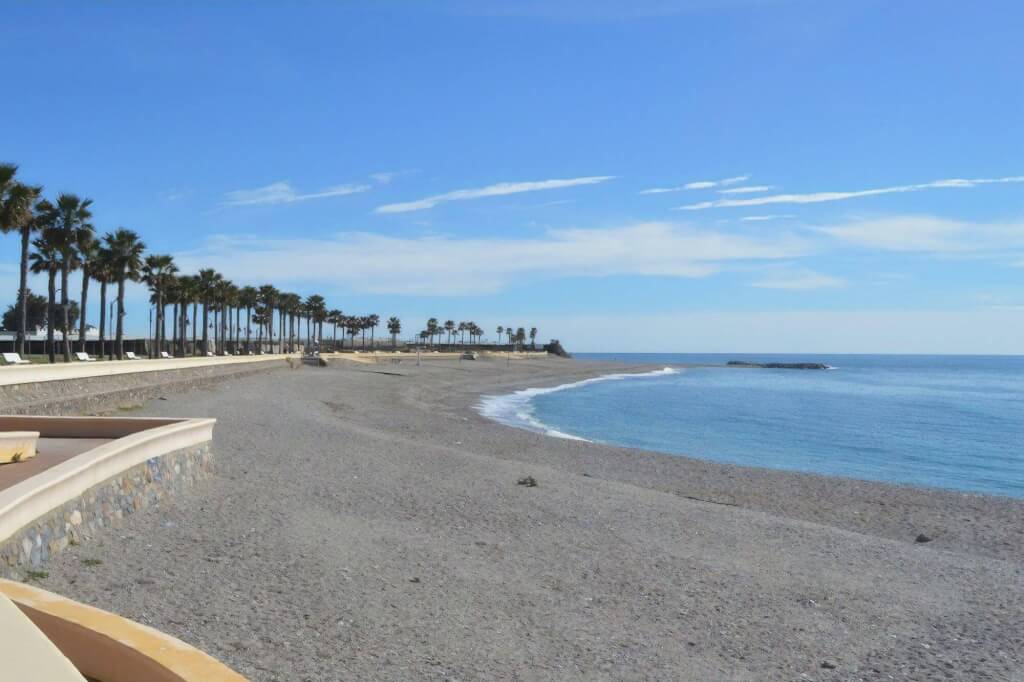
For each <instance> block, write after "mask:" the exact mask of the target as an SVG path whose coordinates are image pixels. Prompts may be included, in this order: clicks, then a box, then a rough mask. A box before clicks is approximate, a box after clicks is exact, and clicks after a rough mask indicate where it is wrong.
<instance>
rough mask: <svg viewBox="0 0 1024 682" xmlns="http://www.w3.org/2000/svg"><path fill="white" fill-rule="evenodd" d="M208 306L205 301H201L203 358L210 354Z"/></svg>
mask: <svg viewBox="0 0 1024 682" xmlns="http://www.w3.org/2000/svg"><path fill="white" fill-rule="evenodd" d="M209 323H210V306H209V305H207V303H206V301H203V356H204V357H205V356H206V354H207V353H209V352H210V348H209V346H210V332H209Z"/></svg>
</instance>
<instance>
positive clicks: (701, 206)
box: [678, 175, 1024, 211]
mask: <svg viewBox="0 0 1024 682" xmlns="http://www.w3.org/2000/svg"><path fill="white" fill-rule="evenodd" d="M1008 183H1024V176H1021V175H1018V176H1012V177H1006V178H978V179H974V180H962V179H952V180H935V181H932V182H925V183H920V184H916V185H898V186H895V187H882V188H878V189H862V190H856V191H853V192H815V193H812V194H774V195H771V196H766V197H754V198H751V199H718V200H715V201H702V202H700V203H697V204H689V205H687V206H679V207H678V210H682V211H702V210H705V209H709V208H733V207H739V206H766V205H769V204H820V203H824V202H828V201H845V200H848V199H858V198H861V197H870V196H878V195H882V194H902V193H906V192H920V191H923V190H928V189H947V188H960V189H964V188H970V187H977V186H979V185H992V184H1008Z"/></svg>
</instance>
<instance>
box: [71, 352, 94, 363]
mask: <svg viewBox="0 0 1024 682" xmlns="http://www.w3.org/2000/svg"><path fill="white" fill-rule="evenodd" d="M75 358H77V359H78V361H79V362H96V358H90V357H89V354H88V353H75Z"/></svg>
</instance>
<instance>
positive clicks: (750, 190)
mask: <svg viewBox="0 0 1024 682" xmlns="http://www.w3.org/2000/svg"><path fill="white" fill-rule="evenodd" d="M772 189H775V188H774V187H772V186H771V185H751V186H748V187H732V188H730V189H720V190H718V193H719V194H757V193H759V192H767V191H769V190H772Z"/></svg>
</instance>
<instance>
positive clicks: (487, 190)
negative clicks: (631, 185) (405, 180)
mask: <svg viewBox="0 0 1024 682" xmlns="http://www.w3.org/2000/svg"><path fill="white" fill-rule="evenodd" d="M614 178H615V176H614V175H594V176H589V177H583V178H569V179H563V180H537V181H531V182H499V183H497V184H494V185H488V186H487V187H480V188H476V189H457V190H455V191H453V192H446V193H444V194H436V195H434V196H431V197H426V198H424V199H417V200H416V201H407V202H404V203H398V204H385V205H383V206H378V207H377V208H376V209H374V212H375V213H408V212H409V211H423V210H426V209H428V208H433V207H434V206H437V205H438V204H440V203H444V202H447V201H466V200H469V199H482V198H484V197H498V196H505V195H507V194H520V193H522V192H539V191H542V190H549V189H561V188H564V187H578V186H580V185H596V184H598V183H601V182H607V181H608V180H612V179H614Z"/></svg>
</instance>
